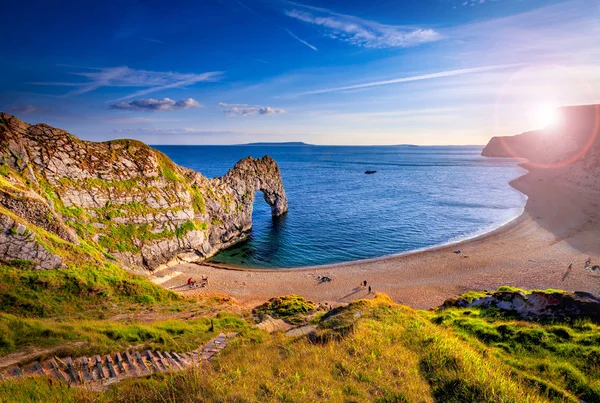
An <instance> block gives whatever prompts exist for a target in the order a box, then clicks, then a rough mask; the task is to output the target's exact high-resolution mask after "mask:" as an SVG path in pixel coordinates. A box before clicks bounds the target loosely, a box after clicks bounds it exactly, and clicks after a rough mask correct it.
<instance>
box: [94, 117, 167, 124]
mask: <svg viewBox="0 0 600 403" xmlns="http://www.w3.org/2000/svg"><path fill="white" fill-rule="evenodd" d="M102 120H103V121H104V122H109V123H118V124H147V123H159V122H177V119H155V118H142V117H135V118H118V119H104V118H103V119H102Z"/></svg>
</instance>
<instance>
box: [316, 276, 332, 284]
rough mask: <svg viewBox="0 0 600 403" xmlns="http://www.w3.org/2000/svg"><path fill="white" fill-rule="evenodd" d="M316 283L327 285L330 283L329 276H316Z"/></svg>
mask: <svg viewBox="0 0 600 403" xmlns="http://www.w3.org/2000/svg"><path fill="white" fill-rule="evenodd" d="M317 281H318V282H319V283H328V282H330V281H331V277H329V276H317Z"/></svg>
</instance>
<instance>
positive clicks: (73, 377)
mask: <svg viewBox="0 0 600 403" xmlns="http://www.w3.org/2000/svg"><path fill="white" fill-rule="evenodd" d="M64 364H65V366H66V367H67V368H66V373H67V375H68V377H69V382H71V383H79V382H80V379H79V374H78V373H77V371H75V368H74V367H73V360H72V359H71V357H67V358H65V360H64Z"/></svg>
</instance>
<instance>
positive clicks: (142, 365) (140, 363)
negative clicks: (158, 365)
mask: <svg viewBox="0 0 600 403" xmlns="http://www.w3.org/2000/svg"><path fill="white" fill-rule="evenodd" d="M134 355H135V362H136V363H137V365H138V366H139V367H140V368H141V369H142V372H146V373H149V372H150V369H148V367H147V366H146V363H145V362H144V360H143V359H142V356H141V355H140V352H139V351H136V352H135V353H134Z"/></svg>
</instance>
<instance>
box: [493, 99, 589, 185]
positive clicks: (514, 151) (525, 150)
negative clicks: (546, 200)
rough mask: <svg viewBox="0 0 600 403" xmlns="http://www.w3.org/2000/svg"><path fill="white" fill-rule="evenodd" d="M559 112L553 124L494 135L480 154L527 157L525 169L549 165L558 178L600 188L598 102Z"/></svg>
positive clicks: (562, 109) (569, 107) (565, 108)
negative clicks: (520, 131)
mask: <svg viewBox="0 0 600 403" xmlns="http://www.w3.org/2000/svg"><path fill="white" fill-rule="evenodd" d="M558 113H559V119H558V123H557V124H555V125H553V126H549V127H546V128H544V129H542V130H535V131H530V132H526V133H522V134H518V135H516V136H507V137H493V138H492V139H491V140H490V142H489V143H488V144H487V145H486V147H485V148H484V149H483V151H482V152H481V155H483V156H486V157H512V158H526V159H527V160H528V163H527V164H526V165H525V167H526V168H528V169H536V168H539V169H544V168H551V169H552V170H554V171H555V172H556V174H557V179H562V180H564V181H567V182H570V183H573V184H576V185H579V186H585V187H589V188H592V189H596V190H600V104H598V105H580V106H568V107H563V108H560V109H559V110H558Z"/></svg>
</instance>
